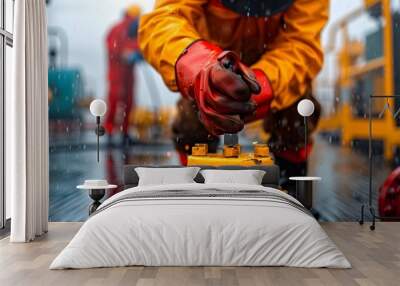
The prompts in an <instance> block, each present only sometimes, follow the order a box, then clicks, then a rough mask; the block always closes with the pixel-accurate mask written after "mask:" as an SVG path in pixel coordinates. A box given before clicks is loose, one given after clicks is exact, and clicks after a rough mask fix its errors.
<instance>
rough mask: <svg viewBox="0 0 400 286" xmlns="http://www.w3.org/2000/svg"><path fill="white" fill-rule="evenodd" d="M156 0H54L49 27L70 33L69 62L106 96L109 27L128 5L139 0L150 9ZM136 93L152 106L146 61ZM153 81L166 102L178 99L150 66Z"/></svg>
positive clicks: (90, 88) (96, 93)
mask: <svg viewBox="0 0 400 286" xmlns="http://www.w3.org/2000/svg"><path fill="white" fill-rule="evenodd" d="M153 2H154V1H149V0H145V1H143V0H142V1H129V0H118V1H116V0H101V1H99V0H84V1H82V0H51V1H50V4H49V5H48V8H47V12H48V25H49V27H61V28H62V29H63V30H64V31H65V32H66V34H67V37H68V50H69V51H68V55H69V56H68V65H69V66H71V67H78V68H81V70H82V71H83V76H84V80H85V83H86V87H87V90H88V91H91V92H93V93H94V96H96V97H105V96H106V92H107V82H106V72H107V70H106V68H107V65H106V48H105V36H106V34H107V32H108V30H109V29H110V27H111V26H112V25H113V24H114V23H116V22H118V20H119V19H120V18H121V17H122V15H123V11H124V9H125V7H127V6H129V5H130V4H132V3H138V4H139V5H141V7H142V8H143V10H144V11H145V12H146V11H150V10H151V9H152V7H153ZM137 69H138V70H137V73H136V74H137V85H136V94H137V102H138V104H139V105H144V106H151V105H152V102H151V99H150V98H151V97H150V95H149V90H148V88H147V86H146V84H145V82H144V76H143V69H149V70H150V69H152V68H151V67H150V66H149V65H147V64H145V63H143V64H139V65H138V67H137ZM150 72H151V73H150V74H151V76H152V78H153V79H154V85H155V86H156V88H157V90H158V91H159V93H160V94H161V98H162V104H163V105H172V104H174V103H175V101H176V99H177V97H178V95H177V94H174V93H171V92H170V91H169V90H168V89H167V88H166V87H165V85H164V84H163V82H162V80H161V78H160V76H159V75H158V74H157V73H156V72H154V71H153V70H150Z"/></svg>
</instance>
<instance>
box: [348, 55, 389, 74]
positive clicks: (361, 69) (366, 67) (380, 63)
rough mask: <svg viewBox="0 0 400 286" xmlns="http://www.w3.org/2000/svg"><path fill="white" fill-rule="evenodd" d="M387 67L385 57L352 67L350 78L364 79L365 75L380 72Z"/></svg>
mask: <svg viewBox="0 0 400 286" xmlns="http://www.w3.org/2000/svg"><path fill="white" fill-rule="evenodd" d="M385 65H386V60H385V58H384V57H381V58H377V59H373V60H371V61H369V62H367V63H365V64H363V65H360V66H352V67H350V68H349V77H350V78H357V77H362V76H363V75H365V74H367V73H369V72H372V71H374V70H378V69H380V68H384V67H385Z"/></svg>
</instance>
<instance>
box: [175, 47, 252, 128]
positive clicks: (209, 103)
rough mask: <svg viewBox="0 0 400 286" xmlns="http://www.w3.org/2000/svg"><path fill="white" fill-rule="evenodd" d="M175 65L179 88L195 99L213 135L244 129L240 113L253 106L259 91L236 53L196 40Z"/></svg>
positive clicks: (248, 110)
mask: <svg viewBox="0 0 400 286" xmlns="http://www.w3.org/2000/svg"><path fill="white" fill-rule="evenodd" d="M175 68H176V79H177V85H178V88H179V90H180V92H181V93H182V95H183V96H184V97H186V98H191V99H193V100H195V102H196V104H197V108H198V109H199V117H200V120H201V122H202V123H203V124H204V126H205V128H206V129H207V130H208V131H209V132H210V133H211V134H212V135H220V134H223V133H236V132H239V131H240V130H242V129H243V127H244V120H243V117H244V116H246V115H249V114H253V113H254V111H255V108H256V104H255V103H254V102H253V101H252V100H251V95H252V93H253V94H254V93H258V92H260V86H259V84H258V83H257V80H256V78H255V75H254V73H253V71H252V70H251V69H250V68H248V67H247V66H245V65H244V64H243V63H241V62H240V60H239V57H238V56H237V55H236V54H235V53H233V52H231V51H222V49H220V48H219V47H217V46H215V45H213V44H211V43H208V42H206V41H197V42H195V43H194V44H192V45H191V46H189V47H188V48H187V49H186V50H185V52H184V53H183V54H182V55H181V56H180V58H179V59H178V61H177V63H176V65H175Z"/></svg>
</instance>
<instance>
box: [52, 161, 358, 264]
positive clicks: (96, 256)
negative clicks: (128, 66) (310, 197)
mask: <svg viewBox="0 0 400 286" xmlns="http://www.w3.org/2000/svg"><path fill="white" fill-rule="evenodd" d="M136 167H137V166H133V165H128V166H125V168H124V184H125V188H124V189H125V190H124V191H122V192H120V193H118V194H116V195H114V196H112V197H110V198H108V199H107V200H106V201H104V202H103V203H102V204H101V206H100V207H99V208H98V210H97V211H96V212H95V213H94V214H93V215H92V216H91V217H90V218H89V219H88V220H87V221H86V222H85V223H84V224H83V225H82V227H81V229H80V230H79V231H78V233H77V234H76V235H75V237H74V238H73V239H72V240H71V242H70V243H69V244H68V245H67V246H66V247H65V249H64V250H63V251H62V252H61V253H60V254H59V255H58V256H57V257H56V258H55V260H54V261H53V262H52V264H51V265H50V269H66V268H93V267H118V266H131V265H144V266H291V267H310V268H314V267H329V268H350V267H351V265H350V263H349V262H348V260H347V259H346V258H345V256H344V255H343V253H342V252H341V251H340V250H339V249H338V248H337V247H336V245H335V244H334V243H333V242H332V241H331V239H330V238H329V237H328V236H327V234H326V233H325V232H324V230H323V229H322V228H321V226H320V225H319V224H318V222H317V221H316V220H315V219H314V217H313V216H312V215H311V214H310V213H309V212H308V210H307V209H305V208H304V207H303V206H302V205H301V204H300V203H299V202H298V201H297V200H295V199H294V198H292V197H291V196H289V195H287V194H285V193H284V192H282V191H280V190H279V189H278V186H279V168H278V167H277V166H259V167H257V166H256V167H248V168H243V167H232V166H230V167H218V169H224V170H225V169H249V168H250V169H259V170H264V171H265V175H263V177H262V182H261V185H246V184H237V183H232V184H219V183H207V184H205V183H204V178H203V177H202V175H201V174H200V173H199V174H198V175H197V176H196V177H195V178H194V180H195V183H185V184H168V185H161V184H160V185H151V186H138V182H139V177H138V174H137V173H136V171H135V168H136ZM168 167H171V166H167V168H168ZM213 168H214V167H207V166H202V167H201V169H203V170H209V169H213Z"/></svg>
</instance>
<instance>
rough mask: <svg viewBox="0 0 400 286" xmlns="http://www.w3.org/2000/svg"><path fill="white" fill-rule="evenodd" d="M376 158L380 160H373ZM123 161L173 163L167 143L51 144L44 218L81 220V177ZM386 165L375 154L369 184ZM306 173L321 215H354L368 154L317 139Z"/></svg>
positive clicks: (112, 172) (109, 172)
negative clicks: (318, 179) (122, 146)
mask: <svg viewBox="0 0 400 286" xmlns="http://www.w3.org/2000/svg"><path fill="white" fill-rule="evenodd" d="M379 162H380V163H379ZM124 164H143V165H152V164H156V165H162V164H178V158H177V156H176V153H175V152H174V151H173V146H172V145H170V144H159V145H135V146H131V147H130V148H129V149H127V150H121V149H119V148H109V149H107V148H104V149H103V150H102V151H101V154H100V163H97V161H96V150H95V149H94V148H89V147H86V146H83V147H81V148H75V147H71V146H68V145H66V146H64V147H60V146H58V147H56V148H53V149H52V150H51V152H50V215H49V216H50V217H49V219H50V221H84V220H85V219H86V218H87V216H88V206H89V204H90V202H91V199H90V198H89V197H88V194H87V192H86V191H85V190H78V189H76V185H79V184H81V183H82V182H83V181H84V180H85V179H101V178H106V179H107V180H108V181H109V182H110V183H115V184H119V185H120V184H121V183H122V167H123V165H124ZM390 170H391V168H390V166H389V165H386V164H384V163H382V160H380V159H379V160H377V162H376V163H375V164H374V186H375V189H377V188H378V186H379V185H380V184H381V183H382V182H383V181H384V179H385V178H386V176H387V175H388V174H389V172H390ZM309 175H313V176H314V175H315V176H321V177H322V181H321V182H319V183H317V184H316V186H315V189H316V192H315V201H314V206H315V208H316V209H317V210H318V211H319V212H320V213H321V219H322V220H325V221H354V220H357V219H358V217H359V209H360V205H361V201H366V200H367V194H368V159H367V156H366V155H365V154H360V153H357V152H354V151H352V150H350V149H345V148H341V147H339V146H335V145H331V144H329V143H328V142H327V141H325V140H322V139H318V140H317V142H316V144H315V149H314V152H313V155H312V157H311V166H310V172H309Z"/></svg>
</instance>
